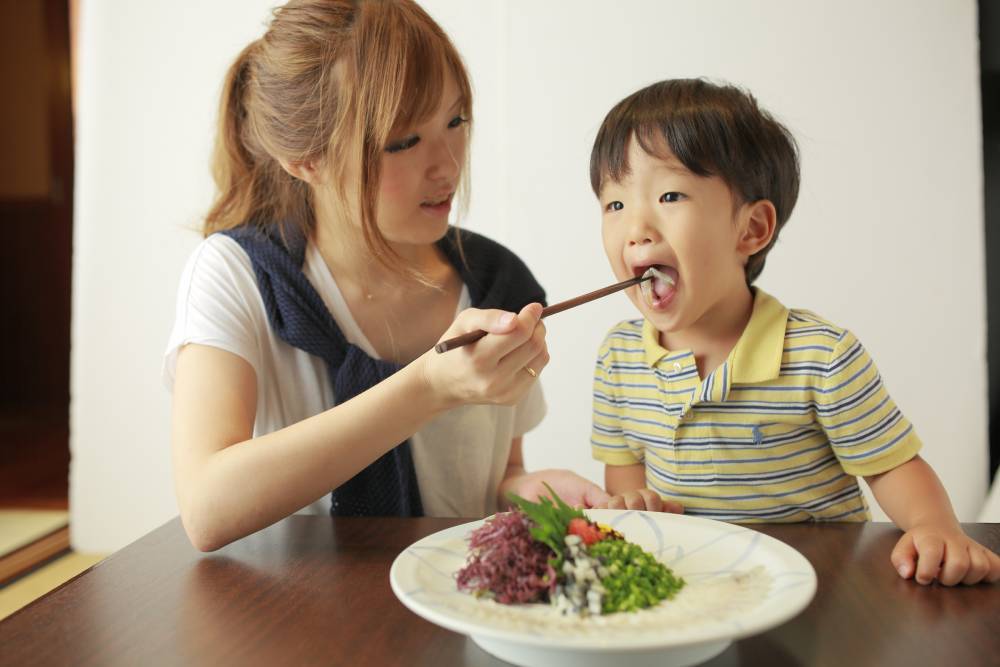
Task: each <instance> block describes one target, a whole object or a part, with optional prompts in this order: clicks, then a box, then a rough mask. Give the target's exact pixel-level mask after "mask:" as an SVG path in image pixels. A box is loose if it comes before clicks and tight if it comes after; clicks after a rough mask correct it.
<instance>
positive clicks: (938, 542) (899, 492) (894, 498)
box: [865, 456, 1000, 586]
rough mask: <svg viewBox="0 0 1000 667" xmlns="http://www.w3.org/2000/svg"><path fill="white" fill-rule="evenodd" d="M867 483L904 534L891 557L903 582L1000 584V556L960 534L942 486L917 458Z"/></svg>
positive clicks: (960, 529)
mask: <svg viewBox="0 0 1000 667" xmlns="http://www.w3.org/2000/svg"><path fill="white" fill-rule="evenodd" d="M865 481H866V482H868V485H869V486H870V487H871V489H872V493H874V494H875V499H876V500H878V504H879V506H881V507H882V509H883V510H885V513H886V514H888V515H889V518H890V519H892V520H893V521H894V522H895V523H896V525H897V526H899V528H900V529H902V530H903V531H904V535H903V537H902V538H900V540H899V542H897V543H896V547H895V548H894V549H893V551H892V556H891V560H892V564H893V566H894V567H895V568H896V570H897V571H898V572H899V574H900V576H901V577H903V578H904V579H909V578H910V577H914V578H915V579H916V580H917V582H918V583H921V584H929V583H930V582H932V581H933V580H934V579H937V580H938V581H940V582H941V583H942V584H945V585H946V586H953V585H955V584H959V583H965V584H974V583H977V582H979V581H984V580H985V581H991V582H995V581H998V580H1000V556H997V554H995V553H993V552H992V551H990V550H989V549H987V548H986V547H984V546H982V545H981V544H979V543H978V542H976V541H975V540H973V539H971V538H970V537H968V536H967V535H966V534H965V533H964V532H963V531H962V527H961V525H959V523H958V519H957V518H956V517H955V511H954V510H953V509H952V507H951V501H950V500H949V499H948V493H947V492H946V491H945V490H944V486H942V485H941V480H939V479H938V476H937V475H936V474H935V473H934V470H933V469H932V468H931V467H930V466H929V465H927V462H926V461H924V460H923V459H922V458H920V456H914V457H913V458H912V459H910V460H909V461H907V462H906V463H904V464H902V465H900V466H897V467H895V468H893V469H892V470H889V471H887V472H884V473H882V474H880V475H872V476H870V477H865Z"/></svg>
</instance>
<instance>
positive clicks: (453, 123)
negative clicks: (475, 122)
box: [448, 116, 469, 128]
mask: <svg viewBox="0 0 1000 667" xmlns="http://www.w3.org/2000/svg"><path fill="white" fill-rule="evenodd" d="M468 122H469V119H468V118H463V117H462V116H455V117H454V118H452V119H451V120H450V121H448V127H449V128H455V127H458V126H459V125H461V124H462V123H468Z"/></svg>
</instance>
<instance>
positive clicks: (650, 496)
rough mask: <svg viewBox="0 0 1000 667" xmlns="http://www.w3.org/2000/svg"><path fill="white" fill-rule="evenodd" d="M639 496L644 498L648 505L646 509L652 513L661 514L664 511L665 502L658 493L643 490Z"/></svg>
mask: <svg viewBox="0 0 1000 667" xmlns="http://www.w3.org/2000/svg"><path fill="white" fill-rule="evenodd" d="M639 495H640V496H642V499H643V500H644V501H645V503H646V509H647V510H649V511H650V512H659V511H661V510H662V509H663V500H662V499H661V498H660V494H658V493H657V492H655V491H650V490H649V489H642V490H641V491H639Z"/></svg>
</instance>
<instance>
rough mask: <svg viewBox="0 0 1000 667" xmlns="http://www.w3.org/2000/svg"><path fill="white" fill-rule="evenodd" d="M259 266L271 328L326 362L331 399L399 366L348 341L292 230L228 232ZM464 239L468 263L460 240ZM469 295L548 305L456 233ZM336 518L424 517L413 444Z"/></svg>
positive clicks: (447, 246)
mask: <svg viewBox="0 0 1000 667" xmlns="http://www.w3.org/2000/svg"><path fill="white" fill-rule="evenodd" d="M223 233H224V234H226V235H227V236H230V237H231V238H233V239H234V240H236V242H237V243H239V244H240V246H241V247H242V248H243V250H245V251H246V253H247V255H249V256H250V261H251V262H252V264H253V270H254V274H255V275H256V277H257V288H258V290H260V295H261V298H262V299H263V301H264V308H265V310H266V311H267V318H268V321H269V323H270V325H271V328H272V329H273V330H274V331H275V332H276V333H277V334H278V336H279V337H280V338H281V339H282V340H284V341H285V342H286V343H288V344H289V345H292V346H293V347H296V348H298V349H300V350H304V351H305V352H308V353H309V354H312V355H314V356H317V357H320V358H321V359H323V361H325V362H326V364H327V369H328V371H329V375H330V381H331V382H332V383H333V395H334V396H335V397H336V400H337V401H338V402H343V401H346V400H348V399H350V398H352V397H354V396H356V395H358V394H360V393H361V392H363V391H365V390H366V389H368V388H370V387H372V386H374V385H376V384H378V383H379V382H381V381H382V380H384V379H385V378H387V377H389V376H390V375H392V374H393V373H395V372H396V371H397V370H399V368H400V366H398V365H397V364H395V363H392V362H388V361H383V360H381V359H373V358H371V357H369V356H368V355H367V354H366V353H365V352H364V351H363V350H361V348H359V347H357V346H356V345H353V344H351V343H349V342H347V339H346V338H345V337H344V334H343V333H342V332H341V331H340V329H339V328H338V327H337V323H336V322H335V321H334V319H333V315H331V314H330V311H329V310H327V308H326V304H324V303H323V299H322V298H321V297H320V296H319V294H317V292H316V290H315V289H314V288H313V286H312V284H311V283H310V282H309V280H308V279H307V278H306V277H305V275H304V274H303V273H302V266H303V262H304V261H305V250H306V239H305V237H304V236H303V235H302V234H301V233H300V232H296V231H294V230H290V229H288V228H287V227H286V231H285V234H284V237H282V235H279V234H276V233H274V232H270V231H268V230H267V229H266V228H264V227H261V226H257V225H252V224H248V225H243V226H241V227H237V228H235V229H231V230H227V231H225V232H223ZM457 234H460V235H461V247H462V251H463V252H464V254H465V258H466V262H463V261H462V257H461V255H460V254H459V249H458V245H457V244H456V240H455V237H456V235H457ZM437 245H438V247H439V248H440V249H441V250H442V252H443V253H444V254H445V256H446V257H447V258H448V261H449V262H451V264H452V265H453V266H454V267H455V269H456V270H457V271H458V272H459V274H460V275H461V277H462V280H463V282H464V283H465V285H466V286H467V287H468V289H469V296H470V301H471V303H472V306H473V307H475V308H500V309H502V310H509V311H513V312H517V311H519V310H520V309H521V308H523V307H524V306H526V305H527V304H529V303H532V302H536V301H537V302H539V303H542V304H543V305H544V304H545V291H544V290H543V289H542V287H541V285H539V284H538V282H537V281H536V280H535V278H534V276H532V275H531V271H529V270H528V267H527V266H525V264H524V262H522V261H521V260H520V258H518V257H517V255H515V254H514V253H512V252H511V251H510V250H508V249H507V248H505V247H503V246H502V245H500V244H499V243H496V242H495V241H491V240H490V239H488V238H486V237H485V236H481V235H479V234H476V233H474V232H470V231H467V230H459V229H456V228H450V229H449V230H448V233H447V234H446V235H445V236H444V238H442V239H441V240H440V241H438V243H437ZM330 500H331V506H330V513H331V514H333V515H334V516H422V515H423V506H422V503H421V500H420V488H419V486H418V484H417V476H416V472H415V470H414V467H413V454H412V452H411V449H410V442H409V440H405V441H403V442H402V443H400V444H399V445H397V446H396V447H394V448H393V449H391V450H390V451H388V452H387V453H385V454H384V455H382V456H381V457H380V458H379V459H378V460H376V461H374V462H373V463H372V464H371V465H369V466H368V467H367V468H365V469H364V470H362V471H361V472H359V473H358V474H357V475H355V476H354V477H352V478H351V479H350V480H348V481H347V482H345V483H344V484H342V485H341V486H339V487H337V488H336V489H334V490H333V491H332V492H331V494H330Z"/></svg>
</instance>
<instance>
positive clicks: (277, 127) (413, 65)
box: [203, 0, 472, 266]
mask: <svg viewBox="0 0 1000 667" xmlns="http://www.w3.org/2000/svg"><path fill="white" fill-rule="evenodd" d="M449 75H450V76H451V77H453V80H454V81H455V84H456V86H457V87H458V90H459V92H460V94H461V96H462V107H463V109H462V113H463V116H465V117H466V118H470V116H471V106H472V92H471V88H470V85H469V78H468V74H467V73H466V70H465V66H464V64H463V63H462V60H461V57H460V56H459V55H458V52H457V51H456V50H455V47H454V46H453V45H452V43H451V41H450V40H449V39H448V36H447V35H445V33H444V31H442V30H441V28H440V27H439V26H438V25H437V24H436V23H435V22H434V20H433V19H431V17H430V16H428V15H427V13H426V12H424V10H423V9H421V8H420V7H419V6H418V5H417V4H416V3H414V2H412V1H411V0H353V1H352V0H292V2H289V3H287V4H286V5H284V6H282V7H279V8H278V9H276V10H275V11H274V16H273V19H272V20H271V23H270V26H269V27H268V30H267V32H266V33H265V34H264V36H263V37H261V38H260V39H258V40H256V41H254V42H252V43H251V44H250V45H249V46H247V47H246V48H245V49H243V51H242V52H241V53H240V55H239V57H238V58H237V59H236V62H235V63H233V65H232V66H231V67H230V68H229V73H228V74H227V76H226V80H225V85H224V89H223V94H222V100H221V105H220V110H219V129H218V136H217V140H216V146H215V154H214V157H213V176H214V178H215V182H216V185H217V187H218V195H217V197H216V199H215V202H214V203H213V205H212V208H211V210H210V211H209V212H208V215H207V216H206V217H205V223H204V227H203V233H204V234H205V235H206V236H207V235H208V234H211V233H212V232H216V231H222V230H226V229H231V228H233V227H237V226H239V225H243V224H256V225H261V226H276V227H277V228H278V229H279V231H282V230H283V229H284V227H283V226H284V225H294V226H296V227H298V228H299V229H300V230H301V231H302V232H303V233H305V234H306V235H308V234H310V233H311V231H312V228H313V226H314V224H315V219H314V209H313V200H312V197H313V195H312V191H311V189H310V186H309V185H308V184H306V183H304V182H303V181H301V180H299V179H296V178H294V177H292V176H291V175H289V174H288V173H287V172H286V171H285V169H284V168H283V167H282V166H281V163H282V162H285V163H286V164H301V163H306V162H314V163H317V164H321V165H324V168H325V169H326V172H325V173H326V174H329V176H331V177H332V182H333V185H334V187H335V188H336V194H337V196H338V197H339V201H340V204H341V206H342V208H343V211H344V212H345V213H347V212H349V211H356V212H357V214H358V215H360V218H361V220H360V223H361V229H362V230H363V234H364V239H365V243H366V245H367V246H368V248H369V250H371V252H372V253H373V255H374V256H375V257H376V258H377V259H378V260H379V261H381V262H383V263H385V264H386V265H388V266H392V265H393V263H392V262H391V258H392V257H393V252H392V250H391V248H390V247H389V245H388V243H387V242H386V240H385V238H384V237H383V236H382V235H381V233H380V232H379V230H378V226H377V224H376V213H377V211H376V201H377V196H378V189H379V182H380V178H381V169H380V167H381V158H382V155H383V150H384V148H385V145H386V143H387V142H388V141H389V138H390V133H391V132H392V131H393V130H394V128H401V127H407V126H409V125H411V124H414V123H418V122H420V121H422V120H423V119H425V118H426V117H427V116H428V115H429V114H430V113H432V112H433V111H434V110H435V109H436V108H437V106H438V103H439V102H440V101H441V99H440V98H441V95H442V92H443V88H444V83H445V80H446V78H447V76H449ZM348 171H352V172H353V173H355V174H357V175H358V178H357V179H356V181H357V186H356V187H355V188H354V189H353V191H351V192H348V191H347V185H346V180H347V179H346V178H345V174H346V173H348Z"/></svg>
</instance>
